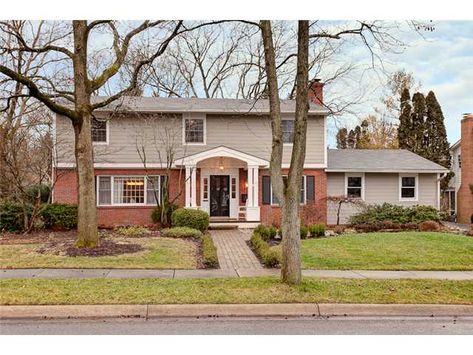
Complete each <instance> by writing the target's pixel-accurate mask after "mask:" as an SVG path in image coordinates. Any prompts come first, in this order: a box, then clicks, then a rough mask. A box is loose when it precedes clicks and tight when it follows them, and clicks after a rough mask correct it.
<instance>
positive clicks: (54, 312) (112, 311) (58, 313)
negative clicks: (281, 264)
mask: <svg viewBox="0 0 473 355" xmlns="http://www.w3.org/2000/svg"><path fill="white" fill-rule="evenodd" d="M300 316H303V317H338V316H343V317H396V316H398V317H399V316H403V317H460V316H462V317H473V305H445V304H334V303H322V304H316V303H295V304H288V303H285V304H183V305H171V304H165V305H45V306H19V305H18V306H17V305H14V306H0V320H9V319H70V318H74V319H87V318H146V319H148V318H166V317H193V318H198V317H300Z"/></svg>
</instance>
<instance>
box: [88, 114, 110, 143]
mask: <svg viewBox="0 0 473 355" xmlns="http://www.w3.org/2000/svg"><path fill="white" fill-rule="evenodd" d="M107 130H108V121H105V120H98V119H96V118H92V142H93V143H97V144H107V143H108V134H107Z"/></svg>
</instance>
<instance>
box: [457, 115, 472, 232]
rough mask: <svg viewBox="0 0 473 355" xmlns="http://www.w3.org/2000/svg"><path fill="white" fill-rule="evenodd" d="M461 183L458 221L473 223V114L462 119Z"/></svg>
mask: <svg viewBox="0 0 473 355" xmlns="http://www.w3.org/2000/svg"><path fill="white" fill-rule="evenodd" d="M461 162H462V163H461V185H460V189H459V190H458V195H457V196H458V197H457V198H458V202H457V203H458V205H457V206H458V222H459V223H472V220H471V219H472V216H473V191H472V186H473V115H471V114H470V115H465V117H464V118H463V120H462V121H461Z"/></svg>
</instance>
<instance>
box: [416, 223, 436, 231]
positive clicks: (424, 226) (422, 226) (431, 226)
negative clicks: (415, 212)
mask: <svg viewBox="0 0 473 355" xmlns="http://www.w3.org/2000/svg"><path fill="white" fill-rule="evenodd" d="M419 230H421V231H422V232H436V231H439V230H440V224H438V223H437V222H436V221H425V222H421V223H419Z"/></svg>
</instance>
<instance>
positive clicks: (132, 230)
mask: <svg viewBox="0 0 473 355" xmlns="http://www.w3.org/2000/svg"><path fill="white" fill-rule="evenodd" d="M114 231H115V233H117V234H119V235H122V236H124V237H132V238H140V237H147V236H148V235H149V234H150V233H151V232H150V231H149V230H148V228H145V227H142V226H128V227H117V228H115V230H114Z"/></svg>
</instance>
